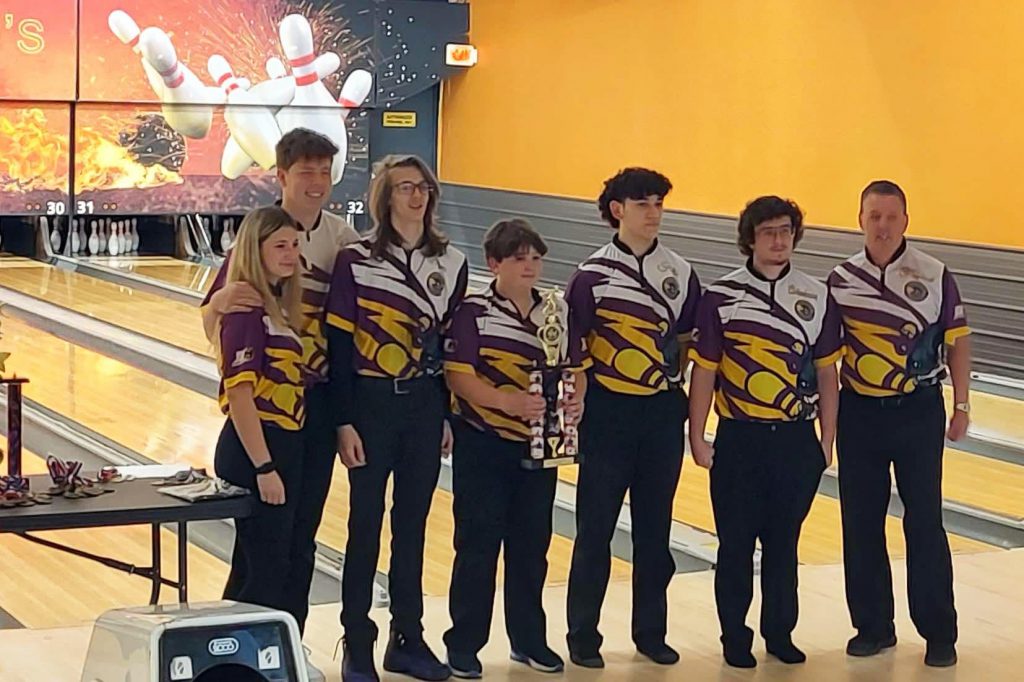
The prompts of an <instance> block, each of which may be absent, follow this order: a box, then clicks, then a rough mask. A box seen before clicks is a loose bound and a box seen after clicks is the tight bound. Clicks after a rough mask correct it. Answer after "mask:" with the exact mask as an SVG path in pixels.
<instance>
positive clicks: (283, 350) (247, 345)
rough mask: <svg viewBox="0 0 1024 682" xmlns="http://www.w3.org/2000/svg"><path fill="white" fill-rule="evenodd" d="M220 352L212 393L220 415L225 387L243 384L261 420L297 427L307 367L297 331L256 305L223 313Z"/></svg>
mask: <svg viewBox="0 0 1024 682" xmlns="http://www.w3.org/2000/svg"><path fill="white" fill-rule="evenodd" d="M220 353H221V357H220V375H221V380H220V388H219V390H218V397H219V403H220V409H221V411H222V412H223V413H224V414H228V397H227V391H228V389H229V388H232V387H234V386H238V385H239V384H245V383H249V384H252V385H253V398H254V399H255V401H256V411H257V412H258V413H259V416H260V420H261V421H263V422H265V423H267V424H270V425H273V426H277V427H279V428H282V429H286V430H288V431H298V430H299V429H301V428H302V424H303V422H304V421H305V418H306V412H305V404H304V400H303V395H304V385H305V382H306V381H307V371H306V367H305V364H304V362H303V347H302V342H301V340H300V339H299V335H298V334H296V333H295V332H294V331H292V330H291V329H290V328H288V327H284V328H283V329H282V328H280V327H279V326H278V325H277V324H276V323H274V321H273V320H271V319H270V316H269V315H267V314H265V313H264V312H263V310H262V309H259V310H250V311H248V312H244V313H228V314H227V315H225V316H224V317H223V318H221V323H220Z"/></svg>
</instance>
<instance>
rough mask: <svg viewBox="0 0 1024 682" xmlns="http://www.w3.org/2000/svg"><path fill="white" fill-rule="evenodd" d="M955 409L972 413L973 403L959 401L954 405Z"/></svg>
mask: <svg viewBox="0 0 1024 682" xmlns="http://www.w3.org/2000/svg"><path fill="white" fill-rule="evenodd" d="M953 409H954V410H957V411H959V412H963V413H964V414H970V413H971V404H970V403H957V404H956V405H953Z"/></svg>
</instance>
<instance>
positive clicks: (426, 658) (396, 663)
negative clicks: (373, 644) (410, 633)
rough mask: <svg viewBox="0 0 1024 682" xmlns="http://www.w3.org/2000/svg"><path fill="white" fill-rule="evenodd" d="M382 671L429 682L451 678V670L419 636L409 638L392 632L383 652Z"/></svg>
mask: <svg viewBox="0 0 1024 682" xmlns="http://www.w3.org/2000/svg"><path fill="white" fill-rule="evenodd" d="M384 669H385V670H387V671H388V672H392V673H399V674H402V675H408V676H409V677H415V678H416V679H417V680H428V681H429V682H435V681H437V682H439V681H440V680H447V679H448V678H449V677H451V676H452V671H451V668H449V667H448V666H447V665H445V664H444V663H442V662H441V661H439V660H438V659H437V656H435V655H434V652H433V651H431V650H430V647H428V646H427V643H426V642H424V641H423V637H422V636H421V635H417V636H416V637H415V638H410V637H406V636H405V635H403V634H402V633H400V632H396V631H394V630H392V631H391V637H389V638H388V648H387V651H385V652H384Z"/></svg>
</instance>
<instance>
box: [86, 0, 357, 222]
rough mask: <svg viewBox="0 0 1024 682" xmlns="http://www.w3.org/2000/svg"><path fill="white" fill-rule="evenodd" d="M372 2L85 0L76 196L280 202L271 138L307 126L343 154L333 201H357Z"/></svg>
mask: <svg viewBox="0 0 1024 682" xmlns="http://www.w3.org/2000/svg"><path fill="white" fill-rule="evenodd" d="M369 6H370V3H369V2H367V1H366V0H363V1H360V0H355V1H339V2H326V3H325V2H320V3H315V4H314V3H310V2H308V1H293V0H270V1H269V2H268V1H267V0H217V1H216V2H213V1H209V2H198V3H197V2H187V1H184V0H165V1H164V2H153V1H152V0H82V2H81V16H80V19H79V20H80V23H81V38H80V41H81V45H80V57H79V101H80V102H81V104H80V105H79V107H78V108H77V115H76V120H75V143H76V151H77V150H78V149H79V148H80V147H81V148H83V152H82V153H81V154H77V153H76V158H75V174H74V180H75V187H74V191H75V199H76V203H78V202H86V204H87V206H88V207H89V208H90V209H91V212H94V213H144V212H152V213H163V212H192V211H196V212H217V213H233V212H242V211H245V210H248V209H249V208H252V207H253V206H256V205H259V204H262V203H269V202H271V201H273V200H274V199H276V198H277V197H278V195H279V190H278V187H277V179H276V172H275V170H276V169H275V162H276V160H275V157H274V145H275V144H276V143H277V141H278V140H279V139H280V137H281V135H282V134H283V133H286V132H288V131H289V130H291V129H294V128H308V129H311V130H314V131H316V132H319V133H321V134H324V135H326V136H327V137H329V138H330V139H331V140H332V141H333V142H334V143H335V145H337V146H338V147H339V150H340V151H339V153H338V155H337V157H336V158H335V161H334V164H333V168H332V171H333V173H332V177H333V180H334V188H333V191H332V194H331V201H330V207H331V208H333V209H334V210H338V211H341V212H348V211H349V210H350V209H351V208H353V207H357V208H359V209H361V208H362V207H363V205H364V204H363V202H362V201H361V199H362V197H363V195H364V193H365V189H366V183H367V173H368V150H367V138H368V129H369V126H368V117H367V110H366V109H363V108H361V106H362V105H369V104H372V99H371V97H370V95H371V91H372V86H373V77H372V75H371V72H372V69H373V64H372V60H371V57H370V52H371V51H370V43H371V41H372V36H373V30H372V15H371V13H370V12H369V11H368V10H369ZM86 149H88V150H91V151H92V152H93V153H88V152H87V151H85V150H86Z"/></svg>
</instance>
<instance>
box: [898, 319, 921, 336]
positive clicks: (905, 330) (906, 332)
mask: <svg viewBox="0 0 1024 682" xmlns="http://www.w3.org/2000/svg"><path fill="white" fill-rule="evenodd" d="M900 333H901V334H903V336H905V337H907V338H908V339H913V338H914V337H915V336H917V327H915V326H914V325H913V323H911V322H907V323H906V324H905V325H903V326H902V327H900Z"/></svg>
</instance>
